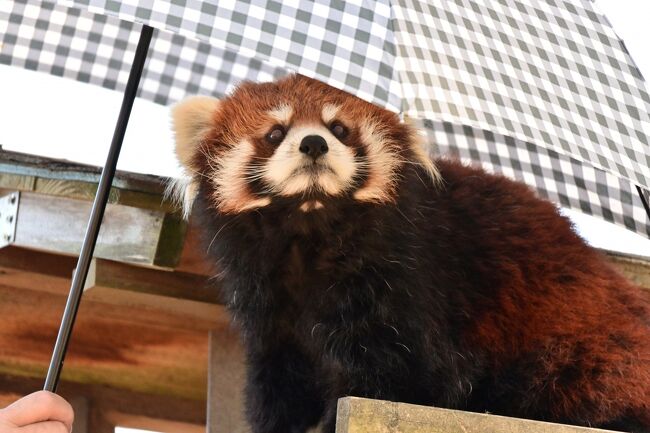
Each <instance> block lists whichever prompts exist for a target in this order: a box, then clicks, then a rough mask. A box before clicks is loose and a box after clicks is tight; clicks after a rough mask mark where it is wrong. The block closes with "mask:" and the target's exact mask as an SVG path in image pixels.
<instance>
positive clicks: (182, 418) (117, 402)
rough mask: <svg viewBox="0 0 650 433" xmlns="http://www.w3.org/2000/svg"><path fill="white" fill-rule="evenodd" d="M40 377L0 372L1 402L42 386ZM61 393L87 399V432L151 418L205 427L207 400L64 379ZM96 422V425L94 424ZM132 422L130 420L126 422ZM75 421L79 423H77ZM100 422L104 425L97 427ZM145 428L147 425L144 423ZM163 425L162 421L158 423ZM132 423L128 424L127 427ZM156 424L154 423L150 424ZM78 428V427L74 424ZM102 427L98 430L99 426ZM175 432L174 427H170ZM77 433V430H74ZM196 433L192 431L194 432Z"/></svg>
mask: <svg viewBox="0 0 650 433" xmlns="http://www.w3.org/2000/svg"><path fill="white" fill-rule="evenodd" d="M42 382H43V380H42V379H41V378H26V377H18V376H11V375H6V374H0V390H2V391H0V401H14V400H15V399H16V398H17V397H18V396H22V395H27V394H29V393H32V392H34V391H36V390H38V389H40V388H41V387H42V385H43V383H42ZM58 393H59V394H61V395H62V396H63V397H64V398H66V399H67V400H68V401H71V402H73V403H74V402H76V401H79V400H82V401H85V402H86V404H87V410H88V427H89V429H88V431H89V432H92V433H101V431H102V430H103V431H106V432H107V433H108V432H109V431H110V432H113V430H108V428H109V427H111V428H114V426H115V425H117V424H119V422H120V421H121V420H137V419H142V420H150V421H158V422H159V423H165V422H167V423H170V424H168V425H174V424H175V423H178V425H189V426H205V400H191V399H185V398H179V397H174V396H169V395H157V394H147V393H141V392H133V391H128V390H124V389H116V388H111V387H107V386H102V385H97V384H90V385H87V384H79V383H74V382H69V381H65V380H63V381H61V384H60V385H59V389H58ZM93 423H95V425H93ZM129 423H130V422H129V421H127V422H126V424H129ZM75 424H76V423H75ZM97 424H103V425H99V426H97ZM141 425H142V427H140V428H143V427H144V424H141ZM159 425H162V424H159ZM128 426H129V425H125V427H128ZM149 426H153V424H149ZM75 427H76V426H75ZM97 427H99V429H96V428H97ZM133 427H135V428H137V426H136V425H133ZM162 431H165V430H162ZM168 431H169V432H170V433H176V431H175V430H168ZM74 433H77V431H76V430H75V431H74ZM192 433H193V432H192Z"/></svg>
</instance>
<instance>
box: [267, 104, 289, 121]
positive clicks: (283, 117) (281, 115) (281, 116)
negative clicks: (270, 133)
mask: <svg viewBox="0 0 650 433" xmlns="http://www.w3.org/2000/svg"><path fill="white" fill-rule="evenodd" d="M267 114H268V115H269V117H271V118H272V119H274V120H275V121H276V122H277V123H279V124H280V125H288V124H289V122H291V117H292V116H293V108H291V106H289V105H280V106H279V107H277V108H275V109H273V110H271V111H269V112H267Z"/></svg>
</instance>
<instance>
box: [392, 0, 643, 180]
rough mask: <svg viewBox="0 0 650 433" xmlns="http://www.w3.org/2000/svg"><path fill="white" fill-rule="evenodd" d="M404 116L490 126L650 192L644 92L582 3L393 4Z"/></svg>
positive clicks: (602, 24)
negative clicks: (649, 187)
mask: <svg viewBox="0 0 650 433" xmlns="http://www.w3.org/2000/svg"><path fill="white" fill-rule="evenodd" d="M393 12H394V14H395V19H394V20H393V26H394V28H395V39H396V45H397V59H398V60H399V63H398V65H397V69H398V72H399V76H400V81H401V83H402V89H403V96H404V100H405V106H404V107H403V108H404V109H405V112H406V114H408V115H409V116H411V117H413V118H421V119H430V120H436V121H449V122H453V123H456V124H462V125H471V126H473V127H475V128H481V129H488V130H490V131H493V132H495V133H500V134H505V135H510V136H512V137H515V138H517V139H521V140H523V141H531V142H533V143H535V144H537V145H540V146H545V147H546V148H548V149H552V150H554V151H556V152H557V153H559V154H562V155H564V156H570V157H574V158H576V159H578V160H580V161H584V162H587V163H589V164H591V165H593V166H595V167H598V168H602V169H605V170H608V171H611V172H613V173H617V174H619V175H621V176H623V177H625V178H627V179H628V180H631V181H633V182H635V183H638V184H642V185H646V186H650V138H649V137H650V96H649V95H648V92H647V90H646V89H645V85H644V84H645V83H644V81H643V78H642V77H641V74H640V73H639V71H638V69H637V68H636V66H634V63H633V62H632V61H631V59H630V57H629V55H628V54H627V53H626V51H625V50H624V49H623V47H622V44H621V42H620V40H619V39H618V37H617V36H616V34H615V33H614V31H613V30H612V28H611V27H610V26H609V25H608V24H607V23H606V21H605V18H604V17H603V16H602V15H600V14H598V13H597V12H595V10H594V5H593V3H592V2H591V1H589V0H571V1H568V0H482V1H479V0H428V1H426V2H425V1H421V0H396V1H395V3H394V5H393Z"/></svg>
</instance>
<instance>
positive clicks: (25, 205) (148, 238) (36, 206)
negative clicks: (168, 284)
mask: <svg viewBox="0 0 650 433" xmlns="http://www.w3.org/2000/svg"><path fill="white" fill-rule="evenodd" d="M91 206H92V204H91V202H86V201H81V200H74V199H67V198H61V197H53V196H46V195H41V194H34V193H29V192H23V193H21V196H20V202H19V205H18V219H17V224H16V237H15V240H14V245H16V246H21V247H27V248H35V249H39V250H45V251H54V252H58V253H64V254H78V253H79V250H80V248H81V243H82V241H83V236H84V233H85V230H86V225H87V222H88V215H89V214H90V209H91ZM184 232H185V225H184V223H183V222H182V221H180V219H179V218H175V217H172V216H169V215H166V214H165V213H163V212H161V211H154V210H148V209H139V208H135V207H130V206H122V205H110V204H109V205H108V206H107V208H106V212H105V215H104V220H103V224H102V228H101V230H100V232H99V238H98V241H97V246H96V248H95V256H96V257H101V258H108V259H113V260H119V261H125V262H132V263H140V264H146V265H156V266H165V267H173V266H175V265H176V264H177V263H178V260H179V259H180V254H181V250H182V239H183V237H184Z"/></svg>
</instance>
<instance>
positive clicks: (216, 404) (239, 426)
mask: <svg viewBox="0 0 650 433" xmlns="http://www.w3.org/2000/svg"><path fill="white" fill-rule="evenodd" d="M208 350H209V355H210V357H209V361H208V407H207V433H245V432H248V431H249V430H250V427H249V426H248V424H247V423H246V421H245V418H244V380H245V379H244V378H245V374H246V373H245V362H244V355H243V351H242V348H241V344H240V343H239V337H238V335H237V333H236V332H234V331H233V330H231V329H221V330H220V331H218V332H215V331H212V332H210V345H209V349H208Z"/></svg>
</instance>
